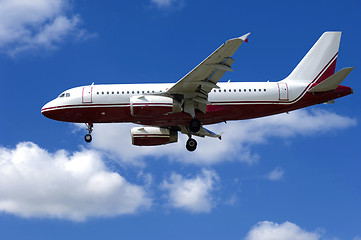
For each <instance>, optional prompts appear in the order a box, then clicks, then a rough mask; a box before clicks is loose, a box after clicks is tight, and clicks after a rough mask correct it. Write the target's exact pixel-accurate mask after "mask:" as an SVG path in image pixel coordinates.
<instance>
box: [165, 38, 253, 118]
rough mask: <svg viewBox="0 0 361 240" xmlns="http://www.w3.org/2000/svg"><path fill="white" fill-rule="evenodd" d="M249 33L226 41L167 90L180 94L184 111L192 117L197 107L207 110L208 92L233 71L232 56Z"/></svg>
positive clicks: (176, 94) (172, 93)
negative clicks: (226, 74)
mask: <svg viewBox="0 0 361 240" xmlns="http://www.w3.org/2000/svg"><path fill="white" fill-rule="evenodd" d="M249 34H250V33H247V34H245V35H243V36H241V37H238V38H233V39H230V40H228V41H226V42H225V43H224V44H222V45H221V46H220V47H219V48H218V49H217V50H215V51H214V52H213V53H212V54H211V55H209V56H208V57H207V58H206V59H205V60H203V61H202V62H201V63H200V64H199V65H198V66H196V67H195V68H194V69H193V70H192V71H190V72H189V73H188V74H186V75H185V76H184V77H183V78H181V79H180V80H179V81H178V82H177V83H175V84H174V85H173V86H172V87H171V88H170V89H169V90H168V91H167V93H168V94H170V95H174V96H180V98H181V99H182V100H183V101H184V112H186V113H189V114H191V115H192V117H194V116H195V112H194V111H195V109H199V110H200V111H202V112H204V113H205V112H206V108H207V104H208V93H209V92H210V91H211V90H212V89H213V88H219V87H218V86H217V83H218V81H219V80H220V79H221V78H222V76H223V75H224V74H225V73H226V72H228V71H233V70H232V68H231V66H232V64H233V63H234V59H233V58H232V56H233V54H234V53H235V52H236V50H237V49H238V48H239V46H241V44H242V43H243V42H244V41H246V40H247V38H248V36H249Z"/></svg>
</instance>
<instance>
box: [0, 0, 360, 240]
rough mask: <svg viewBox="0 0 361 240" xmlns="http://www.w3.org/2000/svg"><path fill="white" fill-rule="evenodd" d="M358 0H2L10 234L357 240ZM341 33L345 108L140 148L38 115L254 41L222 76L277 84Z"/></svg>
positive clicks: (3, 195) (1, 178)
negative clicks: (80, 90) (70, 98)
mask: <svg viewBox="0 0 361 240" xmlns="http://www.w3.org/2000/svg"><path fill="white" fill-rule="evenodd" d="M360 9H361V2H360V1H356V0H355V1H348V0H346V1H342V2H340V1H308V0H306V1H302V2H290V1H233V0H230V1H222V2H220V1H214V0H210V1H189V0H141V1H90V0H78V1H67V0H53V1H50V0H33V1H31V2H28V1H25V0H11V1H10V0H0V82H1V87H0V111H1V113H2V117H1V118H0V125H1V134H0V212H1V213H0V232H1V238H3V239H24V238H27V239H50V238H51V239H64V238H67V239H79V238H87V239H99V238H107V239H119V238H122V239H144V237H148V238H149V237H150V238H157V239H170V238H171V239H184V238H187V239H199V238H202V239H220V238H227V239H248V240H254V239H257V240H263V239H281V240H282V239H303V240H308V239H352V240H359V239H361V206H360V202H361V179H360V171H361V152H360V139H359V136H360V117H361V112H360V106H359V103H360V102H361V97H360V94H359V93H360V91H361V84H360V81H359V79H360V78H361V73H360V70H359V65H360V55H361V49H360V44H359V39H360V38H361V33H360V31H359V29H358V26H359V25H360V23H361V15H360ZM328 30H337V31H342V32H343V35H342V39H341V45H340V51H339V56H338V62H337V70H340V69H341V68H343V67H355V70H354V71H353V72H352V73H351V74H350V75H349V76H348V77H347V79H346V80H345V82H344V83H343V84H344V85H347V86H350V87H352V88H353V89H354V92H355V94H353V95H350V96H347V97H345V98H342V99H339V100H336V104H331V105H319V106H313V107H310V108H308V109H306V110H299V111H295V112H291V113H290V114H288V115H287V114H281V115H277V116H272V117H267V118H262V119H254V120H249V121H238V122H229V123H228V124H224V123H222V124H217V125H214V126H209V129H211V130H213V131H216V132H224V134H223V136H222V141H219V140H215V139H199V140H198V144H199V148H198V149H197V151H196V152H194V153H188V152H187V151H186V150H185V146H184V143H185V141H186V138H185V137H181V138H180V141H179V142H178V143H176V144H171V145H166V146H161V147H149V148H147V147H141V148H139V147H133V146H131V140H130V134H129V131H130V128H131V127H132V126H133V125H132V124H105V125H95V128H94V134H93V138H94V141H93V142H92V143H91V144H90V145H87V144H85V143H84V140H83V136H84V134H85V133H86V129H85V126H83V125H77V124H71V123H61V122H56V121H52V120H49V119H46V118H45V117H44V116H42V115H41V113H40V109H41V107H42V106H43V105H44V104H45V103H46V102H48V101H50V100H51V99H53V98H55V97H56V96H57V95H58V94H59V93H61V92H62V91H63V90H66V89H68V88H72V87H75V86H81V85H87V84H91V83H92V82H95V83H96V84H103V83H156V82H176V81H178V79H180V78H181V77H182V76H183V75H185V74H186V73H187V72H188V71H190V70H191V69H192V68H193V67H194V66H196V65H197V64H198V63H199V62H200V61H202V60H203V59H204V58H205V57H207V56H208V55H209V54H210V53H211V52H213V51H214V50H215V49H216V48H217V47H218V46H220V45H221V44H222V43H223V42H224V41H226V40H227V39H229V38H233V37H237V36H241V35H243V34H245V33H247V32H251V35H250V37H249V42H248V43H247V44H243V45H242V46H241V47H240V48H239V49H238V51H237V52H236V54H235V55H234V59H235V60H236V62H235V63H234V65H233V68H234V69H235V71H234V72H232V73H227V74H226V75H225V76H224V77H223V79H222V81H227V80H229V79H231V81H268V80H269V81H278V80H281V79H283V78H284V77H286V76H287V75H288V74H289V73H290V72H291V71H292V69H293V68H294V67H295V66H296V64H297V63H298V62H299V61H300V60H301V59H302V57H303V56H304V55H305V54H306V52H307V51H308V50H309V49H310V48H311V46H312V45H313V44H314V43H315V42H316V40H317V39H318V38H319V37H320V36H321V34H322V33H323V32H324V31H328Z"/></svg>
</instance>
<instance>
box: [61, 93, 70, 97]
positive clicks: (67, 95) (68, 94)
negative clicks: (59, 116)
mask: <svg viewBox="0 0 361 240" xmlns="http://www.w3.org/2000/svg"><path fill="white" fill-rule="evenodd" d="M63 97H70V93H62V94H60V95H59V98H63Z"/></svg>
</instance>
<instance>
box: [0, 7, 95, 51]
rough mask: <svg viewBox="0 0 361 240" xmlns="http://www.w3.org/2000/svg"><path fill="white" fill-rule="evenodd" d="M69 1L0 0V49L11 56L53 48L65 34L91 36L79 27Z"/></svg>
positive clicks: (82, 37) (78, 19)
mask: <svg viewBox="0 0 361 240" xmlns="http://www.w3.org/2000/svg"><path fill="white" fill-rule="evenodd" d="M81 23H82V21H81V18H80V17H79V15H77V14H72V13H71V7H70V4H69V2H68V0H52V1H49V0H31V1H28V0H0V50H1V51H2V52H5V53H7V54H9V55H11V56H15V55H16V54H18V53H21V52H24V51H27V50H36V49H54V48H56V47H57V46H58V44H59V43H61V42H62V41H64V40H65V39H66V38H68V37H73V38H75V39H86V38H88V37H91V36H94V35H91V34H88V33H87V31H86V30H85V29H82V28H81V27H80V26H81Z"/></svg>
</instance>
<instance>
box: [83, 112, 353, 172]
mask: <svg viewBox="0 0 361 240" xmlns="http://www.w3.org/2000/svg"><path fill="white" fill-rule="evenodd" d="M356 124H357V122H356V120H355V119H352V118H349V117H344V116H340V115H337V114H335V113H332V112H328V111H324V110H320V109H315V110H313V111H311V110H304V109H303V110H298V111H294V112H291V113H290V114H280V115H275V116H269V117H265V118H259V119H252V120H244V121H234V122H229V123H228V124H224V123H221V124H217V125H213V126H209V127H208V126H206V127H207V128H209V129H211V130H212V131H214V132H224V134H223V135H222V140H221V141H220V140H218V139H211V138H205V139H202V138H196V139H197V141H198V148H197V150H196V151H195V152H192V153H190V152H188V151H187V150H186V149H185V142H186V140H187V136H185V135H182V134H179V142H178V143H172V144H169V145H164V146H155V147H137V146H133V145H131V137H130V129H131V128H132V127H134V126H135V125H134V124H123V123H121V124H96V125H95V127H94V133H93V143H92V144H91V146H92V147H93V148H96V149H100V150H103V151H107V152H108V153H110V154H111V155H112V156H113V158H114V159H117V160H118V161H120V162H123V163H124V162H125V163H130V164H137V165H141V164H145V163H144V161H143V160H144V158H146V157H149V156H151V157H154V158H160V157H167V158H168V159H169V160H171V161H178V162H182V163H186V164H197V165H209V164H216V163H219V162H224V161H240V162H245V163H248V164H253V163H255V162H257V161H258V159H259V155H258V154H257V153H254V152H253V151H252V149H251V147H252V146H254V145H257V144H264V143H267V141H268V140H269V138H272V137H278V138H281V139H289V138H292V137H296V136H309V135H319V134H322V133H327V132H332V134H337V131H339V130H341V129H345V128H349V127H352V126H355V125H356ZM78 126H79V127H80V125H78ZM81 127H82V128H84V126H83V125H81Z"/></svg>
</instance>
